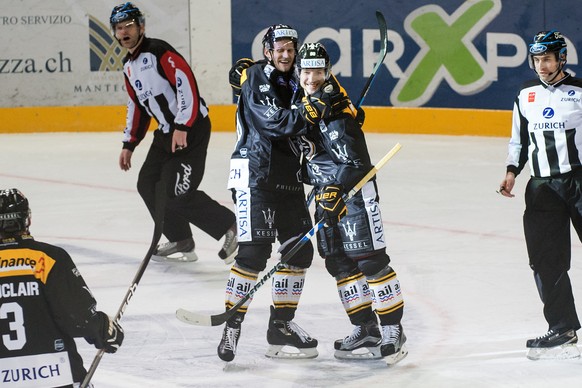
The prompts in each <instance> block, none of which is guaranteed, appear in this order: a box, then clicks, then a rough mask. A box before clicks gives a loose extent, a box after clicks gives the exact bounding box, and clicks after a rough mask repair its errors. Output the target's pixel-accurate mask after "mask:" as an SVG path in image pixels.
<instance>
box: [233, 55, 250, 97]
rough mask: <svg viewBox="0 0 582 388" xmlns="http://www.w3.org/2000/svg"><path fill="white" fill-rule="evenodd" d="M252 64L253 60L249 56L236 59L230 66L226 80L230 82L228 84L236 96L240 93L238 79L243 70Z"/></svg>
mask: <svg viewBox="0 0 582 388" xmlns="http://www.w3.org/2000/svg"><path fill="white" fill-rule="evenodd" d="M254 64H255V61H253V60H252V59H250V58H241V59H239V60H238V61H236V63H235V64H234V65H233V66H232V67H231V68H230V71H229V72H228V82H229V83H230V86H231V87H232V89H233V91H234V94H236V95H237V96H238V95H240V88H241V85H240V79H241V76H242V72H243V70H245V69H248V68H249V67H251V66H253V65H254Z"/></svg>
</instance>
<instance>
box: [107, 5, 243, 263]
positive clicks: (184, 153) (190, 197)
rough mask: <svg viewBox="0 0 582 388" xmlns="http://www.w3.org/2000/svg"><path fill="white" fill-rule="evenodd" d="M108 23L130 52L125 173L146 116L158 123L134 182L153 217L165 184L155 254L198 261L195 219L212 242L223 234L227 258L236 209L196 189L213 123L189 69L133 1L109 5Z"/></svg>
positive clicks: (233, 246) (231, 250)
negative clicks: (158, 190)
mask: <svg viewBox="0 0 582 388" xmlns="http://www.w3.org/2000/svg"><path fill="white" fill-rule="evenodd" d="M109 21H110V25H111V30H112V32H113V35H114V37H115V39H116V40H117V41H118V42H119V44H120V45H121V46H122V47H123V48H125V49H127V51H128V53H127V55H126V57H125V58H124V65H123V74H124V78H125V86H126V89H127V92H128V94H129V99H128V103H127V118H126V127H125V130H124V136H123V146H122V150H121V153H120V155H119V167H120V168H121V169H122V170H123V171H127V170H129V169H130V168H131V159H132V155H133V152H134V150H135V148H136V147H137V146H138V145H139V144H140V143H141V141H142V140H143V139H144V137H145V136H146V134H147V131H148V128H149V124H150V121H151V119H152V118H153V119H154V120H156V122H157V124H158V128H157V129H156V130H155V131H154V133H153V141H152V144H151V146H150V148H149V151H148V153H147V155H146V158H145V161H144V163H143V165H142V167H141V169H140V172H139V176H138V180H137V190H138V192H139V194H140V196H141V197H142V199H143V201H144V202H145V204H146V206H147V208H148V210H149V212H150V214H152V215H153V214H154V209H155V206H156V204H155V186H156V183H157V182H158V181H160V180H162V181H163V182H164V184H165V186H166V190H165V191H166V193H167V196H168V200H167V201H166V203H167V204H166V213H165V218H164V230H163V233H164V235H165V236H166V238H167V239H168V242H167V243H163V244H160V245H159V246H158V247H157V249H156V251H155V252H154V255H153V256H152V259H153V260H155V261H174V262H188V261H196V260H197V259H198V257H197V255H196V253H195V250H194V240H193V238H192V230H191V229H190V224H192V225H194V226H196V227H197V228H199V229H201V230H202V231H204V232H205V233H206V234H208V235H210V236H211V237H213V238H214V239H216V240H220V239H221V238H223V237H224V241H223V246H222V248H221V249H220V250H219V252H218V256H219V257H220V258H221V259H222V260H223V261H224V262H225V263H226V264H230V263H232V261H233V256H234V254H235V253H236V249H237V241H236V225H235V216H234V213H233V212H232V211H231V210H230V209H228V208H226V207H224V206H222V205H221V204H219V203H218V202H216V201H215V200H214V199H212V198H211V197H210V196H208V195H207V194H206V193H205V192H203V191H201V190H199V189H198V187H199V185H200V183H201V181H202V178H203V176H204V169H205V163H206V153H207V149H208V143H209V140H210V127H211V125H210V118H209V117H208V107H207V106H206V103H205V102H204V99H203V98H202V97H201V96H200V92H199V90H198V85H197V83H196V79H195V77H194V73H193V72H192V69H191V68H190V66H189V65H188V63H187V62H186V60H185V59H184V57H182V55H180V54H179V53H178V52H177V51H176V50H175V49H174V48H173V47H172V46H171V45H170V44H168V43H167V42H165V41H163V40H160V39H153V38H148V37H146V36H145V17H144V15H143V13H142V12H141V11H140V10H139V8H137V7H136V6H135V5H133V4H132V3H124V4H120V5H118V6H116V7H114V8H113V10H112V11H111V17H110V20H109Z"/></svg>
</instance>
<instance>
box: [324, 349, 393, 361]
mask: <svg viewBox="0 0 582 388" xmlns="http://www.w3.org/2000/svg"><path fill="white" fill-rule="evenodd" d="M333 356H334V357H335V358H337V359H338V360H379V359H381V358H382V354H381V352H380V347H379V346H369V347H366V346H364V347H361V348H357V349H354V350H336V351H335V353H334V355H333Z"/></svg>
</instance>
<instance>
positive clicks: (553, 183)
mask: <svg viewBox="0 0 582 388" xmlns="http://www.w3.org/2000/svg"><path fill="white" fill-rule="evenodd" d="M525 203H526V209H525V213H524V216H523V225H524V232H525V240H526V244H527V250H528V255H529V261H530V267H531V268H532V269H533V271H534V278H535V281H536V286H537V288H538V291H539V294H540V298H541V300H542V302H543V304H544V316H545V318H546V321H547V322H548V326H549V329H560V328H573V329H576V330H577V329H579V328H580V322H579V320H578V316H577V314H576V307H575V305H574V296H573V294H572V286H571V284H570V278H569V276H568V270H569V269H570V262H571V239H570V221H572V224H573V225H574V229H575V230H576V232H577V234H578V237H579V238H580V239H581V241H582V177H580V176H575V175H571V176H566V177H559V178H532V179H530V181H529V182H528V184H527V188H526V192H525Z"/></svg>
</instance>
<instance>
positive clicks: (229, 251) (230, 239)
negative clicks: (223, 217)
mask: <svg viewBox="0 0 582 388" xmlns="http://www.w3.org/2000/svg"><path fill="white" fill-rule="evenodd" d="M237 250H238V238H237V235H236V224H235V225H233V226H231V228H230V229H229V230H227V231H226V233H225V234H224V243H223V244H222V248H221V249H220V251H219V252H218V257H220V258H221V259H222V260H223V261H224V264H232V262H233V261H234V256H235V255H236V252H237Z"/></svg>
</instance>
